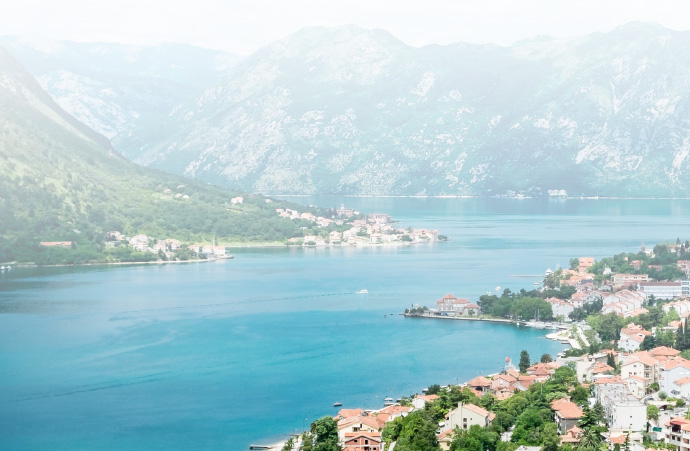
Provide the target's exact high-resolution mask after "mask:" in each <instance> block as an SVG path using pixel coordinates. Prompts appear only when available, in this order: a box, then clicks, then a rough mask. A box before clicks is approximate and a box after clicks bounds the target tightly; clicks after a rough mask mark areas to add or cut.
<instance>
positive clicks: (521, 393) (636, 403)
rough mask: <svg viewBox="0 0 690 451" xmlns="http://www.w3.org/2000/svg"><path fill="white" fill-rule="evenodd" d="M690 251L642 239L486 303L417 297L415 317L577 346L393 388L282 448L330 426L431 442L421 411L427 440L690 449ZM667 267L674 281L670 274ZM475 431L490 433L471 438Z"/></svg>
mask: <svg viewBox="0 0 690 451" xmlns="http://www.w3.org/2000/svg"><path fill="white" fill-rule="evenodd" d="M688 257H690V242H687V241H686V242H685V244H683V243H681V242H680V240H677V242H676V244H673V243H668V244H663V245H657V246H655V247H654V250H651V249H650V250H647V249H646V248H645V246H644V245H643V246H642V247H641V249H640V251H639V252H637V253H631V254H625V253H624V254H619V255H617V256H614V257H611V258H605V259H602V260H601V261H599V262H597V261H595V259H594V258H591V257H583V258H579V259H573V260H571V267H570V269H558V270H556V271H551V270H547V272H546V276H545V278H544V281H543V283H542V284H540V285H541V286H540V287H538V288H536V289H535V290H533V291H529V292H528V291H525V290H521V291H520V292H519V293H511V292H510V290H505V291H504V292H503V293H502V294H501V295H500V297H499V296H498V295H491V294H488V293H487V295H482V296H481V297H480V299H479V302H478V303H472V302H470V301H469V300H467V299H462V298H456V297H455V296H453V295H450V294H448V295H445V296H443V297H442V298H441V299H439V300H438V301H436V303H435V306H434V307H433V308H428V307H424V306H420V305H413V306H411V307H410V308H408V309H407V310H406V312H405V315H406V316H408V317H420V318H434V319H465V320H483V321H504V322H513V323H516V324H518V325H522V326H531V327H539V328H543V329H554V330H556V331H557V332H554V333H551V334H549V335H548V338H550V339H553V340H559V341H561V342H563V343H564V344H568V345H570V348H569V349H567V350H566V351H563V352H561V353H559V354H558V355H557V356H555V357H552V356H550V355H549V354H544V355H542V356H541V359H540V360H537V361H533V360H531V359H530V358H529V354H528V352H527V351H526V350H525V351H522V354H521V356H520V365H519V368H516V367H515V366H514V365H513V363H512V360H511V359H510V358H506V362H505V366H504V367H503V368H502V369H501V371H499V372H498V373H495V374H489V375H486V376H477V377H475V378H474V379H472V380H470V381H467V382H465V383H463V384H448V385H444V386H439V385H432V386H430V387H429V388H428V389H424V390H422V392H421V393H417V394H414V395H412V396H411V397H409V398H408V397H403V398H400V399H398V400H393V399H391V398H386V399H385V400H384V407H383V408H380V409H362V408H355V409H352V408H344V409H341V410H340V411H339V412H338V414H337V415H335V416H334V417H324V418H322V419H321V420H318V421H321V422H324V423H323V424H319V426H318V427H316V428H315V427H314V425H312V430H311V434H310V433H309V432H308V431H307V432H306V433H304V434H302V435H299V434H296V435H294V437H291V438H290V439H289V440H288V442H284V443H281V444H280V445H276V449H278V448H281V447H282V449H283V450H284V451H287V450H311V449H314V448H313V447H312V446H313V444H314V443H318V442H319V440H320V438H319V436H318V431H319V430H323V428H324V427H325V426H324V425H330V426H328V427H330V428H331V429H332V432H331V435H333V438H332V440H334V441H336V438H335V434H336V433H337V447H338V449H342V450H344V451H363V450H367V451H392V450H394V449H399V450H400V451H404V450H408V449H421V448H410V447H409V443H410V442H409V441H410V440H412V439H411V438H410V437H408V436H406V435H405V434H406V432H405V431H406V424H407V423H408V422H410V421H414V422H415V423H414V424H417V426H416V427H417V428H418V429H416V430H417V432H416V434H418V435H419V434H421V432H420V431H421V430H423V428H424V426H420V425H423V424H427V426H428V428H431V429H433V434H431V433H429V434H427V435H428V437H427V438H426V439H425V440H428V445H427V448H428V449H440V450H444V451H448V450H465V449H467V450H469V451H482V450H483V451H488V450H498V451H514V450H516V449H517V450H521V451H538V450H543V451H572V450H575V451H584V450H592V449H609V450H611V451H614V450H615V451H620V450H633V451H643V450H652V449H677V450H678V451H690V411H689V410H688V406H687V403H688V402H690V324H688V317H690V258H688ZM665 276H668V277H669V278H671V279H673V280H659V279H662V278H664V277H665ZM554 294H558V295H559V296H560V297H558V296H555V295H554ZM501 303H504V304H506V305H508V306H509V308H507V309H506V307H505V305H502V304H501ZM521 303H522V304H521ZM526 306H527V307H532V310H530V309H529V308H525V307H526ZM511 308H514V310H511ZM534 308H536V309H537V310H538V311H541V315H534V313H535V312H534ZM501 309H502V310H501ZM520 309H522V310H520ZM497 311H501V312H503V313H504V314H503V315H496V312H497ZM537 316H539V317H540V318H541V320H537ZM515 397H517V398H520V399H522V400H521V401H519V402H517V401H515V402H513V401H511V399H512V398H515ZM516 403H517V404H516ZM338 405H340V403H338ZM535 406H540V407H539V408H540V410H538V411H536V410H534V411H532V410H531V409H537V407H535ZM545 409H547V410H545ZM536 412H538V415H537V416H538V417H540V418H536V417H534V416H533V415H535V414H537V413H536ZM547 412H548V415H547V414H546V413H547ZM526 416H527V417H529V419H528V418H527V417H526ZM413 418H414V419H413ZM530 428H532V429H530ZM535 431H536V432H535ZM539 431H541V432H539ZM491 434H494V435H491ZM418 438H419V437H418ZM472 439H476V440H478V441H481V442H482V443H484V444H483V445H482V446H481V448H476V447H475V446H477V445H476V444H475V445H472V446H470V445H471V444H472V443H474V442H472V441H471V440H472ZM312 442H313V443H312ZM477 443H479V442H477ZM593 444H594V446H593ZM396 446H397V448H396ZM329 449H330V448H329Z"/></svg>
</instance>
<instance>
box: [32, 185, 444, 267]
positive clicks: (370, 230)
mask: <svg viewBox="0 0 690 451" xmlns="http://www.w3.org/2000/svg"><path fill="white" fill-rule="evenodd" d="M269 200H270V199H266V201H269ZM243 201H244V198H243V197H234V198H232V199H231V204H232V205H233V206H235V207H236V208H241V205H242V203H243ZM328 211H329V212H330V213H331V217H330V218H327V217H325V216H317V215H315V214H313V213H310V212H300V211H298V210H294V209H289V208H286V209H283V208H276V214H277V215H278V216H279V217H281V218H287V219H290V220H293V221H296V222H297V223H298V224H300V230H301V231H302V234H303V235H302V236H299V237H292V238H289V239H287V240H286V241H285V242H284V243H282V244H281V243H273V244H272V245H273V246H280V245H287V246H302V247H305V248H306V247H321V246H338V247H368V246H384V245H410V244H422V243H432V242H436V241H445V240H447V239H448V238H447V237H446V236H444V235H439V232H438V230H430V229H420V228H411V227H410V228H407V229H405V228H396V227H394V225H393V224H394V220H393V218H391V216H389V215H387V214H384V213H374V214H367V215H365V214H362V213H360V212H358V211H355V210H352V209H347V208H345V206H344V205H341V206H340V208H338V209H331V210H328ZM39 244H40V246H42V247H52V248H72V247H74V246H75V245H76V242H74V241H41V242H40V243H39ZM103 244H104V248H105V250H106V251H108V250H110V251H111V254H112V255H108V254H106V255H108V258H107V261H125V262H127V261H130V262H135V261H143V262H153V261H157V262H161V263H163V262H174V261H190V260H197V261H198V260H204V261H209V260H216V259H224V258H233V256H232V255H231V254H230V253H229V252H230V250H231V248H232V247H237V245H236V244H233V243H226V245H220V244H216V240H215V238H214V239H213V240H212V242H211V243H184V242H182V241H181V240H178V239H174V238H160V237H153V236H148V235H146V234H143V233H139V234H136V235H133V236H131V237H130V236H126V235H125V234H123V233H122V232H121V231H118V230H112V231H109V232H106V233H105V239H104V242H103ZM243 244H247V243H240V245H243ZM116 250H121V251H125V250H126V251H128V253H124V252H119V253H118V252H115V251H116Z"/></svg>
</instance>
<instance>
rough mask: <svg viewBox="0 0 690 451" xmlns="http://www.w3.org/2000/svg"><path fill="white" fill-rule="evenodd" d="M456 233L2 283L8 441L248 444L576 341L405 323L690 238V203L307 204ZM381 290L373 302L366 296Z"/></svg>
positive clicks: (93, 445)
mask: <svg viewBox="0 0 690 451" xmlns="http://www.w3.org/2000/svg"><path fill="white" fill-rule="evenodd" d="M297 200H298V201H300V202H302V203H314V204H317V205H321V206H325V207H329V206H335V205H339V204H340V203H341V202H343V201H344V202H345V204H346V205H348V206H352V207H354V208H357V209H361V210H363V211H369V212H374V211H382V212H386V213H390V214H392V215H393V216H394V217H395V218H396V219H399V220H400V221H401V225H402V226H405V227H407V226H413V227H421V226H425V227H432V228H436V229H438V230H440V231H441V233H445V234H447V235H449V236H450V237H451V238H452V241H450V242H447V243H437V244H433V245H428V246H427V245H424V246H408V247H392V248H370V249H307V250H302V249H289V250H288V249H245V250H237V251H235V252H234V254H235V256H236V258H235V259H234V260H230V261H223V262H213V263H205V264H184V265H162V266H128V267H124V266H120V267H110V268H106V267H82V268H46V269H15V270H13V271H12V272H10V273H3V274H2V275H1V276H0V430H1V431H3V432H2V439H1V442H2V446H1V448H2V449H13V450H14V449H16V450H25V449H70V450H71V449H84V450H92V449H142V450H144V449H146V450H148V449H230V450H234V449H237V450H241V449H247V447H248V445H249V444H250V443H256V442H261V443H263V442H270V441H271V440H277V439H280V438H282V437H284V436H285V434H288V433H291V432H293V430H298V431H299V430H301V429H302V428H303V427H305V426H307V425H308V424H309V422H310V421H313V420H314V419H315V418H318V417H319V416H322V415H325V414H332V413H334V411H335V409H333V408H332V407H331V405H332V403H333V402H335V401H341V402H343V403H344V405H345V407H355V406H363V407H379V406H380V405H381V403H382V398H383V397H386V396H393V397H398V396H402V395H406V394H410V393H413V392H418V391H420V390H421V388H423V387H425V386H427V385H429V384H432V383H441V384H445V383H455V382H457V381H464V380H467V379H470V378H472V377H474V376H476V375H477V374H478V373H487V372H493V371H496V370H498V369H499V368H500V367H501V365H502V364H503V361H504V358H505V357H506V356H511V357H512V358H513V359H515V360H517V358H518V355H519V352H520V350H521V349H527V350H528V351H529V352H530V354H531V355H532V357H533V359H536V358H538V357H539V356H540V355H541V354H542V353H544V352H549V353H552V354H555V353H556V352H558V351H559V350H560V349H561V345H559V344H558V343H555V342H551V341H548V340H546V339H545V338H544V337H543V334H544V332H543V331H537V330H531V329H524V328H517V327H515V326H512V325H503V324H492V323H476V322H459V321H431V320H414V319H405V318H402V317H400V316H399V315H397V313H399V312H400V311H401V310H403V309H404V308H405V306H407V305H409V304H410V303H422V304H424V303H427V304H431V303H433V302H434V301H435V300H436V299H438V298H440V297H441V296H442V295H444V294H445V293H449V292H450V293H453V294H455V295H457V296H464V297H468V298H469V299H471V300H476V299H477V298H478V296H479V295H481V294H483V293H485V292H486V291H493V290H494V289H495V287H496V286H501V287H502V288H506V287H510V288H513V289H519V288H527V289H530V288H532V286H533V282H534V281H535V280H537V278H515V277H511V275H514V274H543V272H544V270H545V269H546V268H547V267H551V268H553V267H555V265H556V264H558V263H560V264H562V265H566V264H567V262H568V259H569V258H571V257H574V256H585V255H588V256H594V257H598V258H599V257H602V256H608V255H611V254H614V253H618V252H621V251H633V250H635V249H637V248H639V246H640V243H641V242H643V241H644V242H645V243H646V245H647V246H653V245H654V244H656V243H658V242H660V241H662V240H669V239H675V238H676V237H677V236H678V237H681V239H686V238H690V233H688V231H689V230H688V227H687V225H688V221H689V219H690V202H688V201H675V200H674V201H669V200H662V201H648V200H599V201H593V200H590V201H586V200H565V201H549V200H531V199H526V200H520V201H518V200H509V199H402V198H395V199H390V198H389V199H376V198H364V199H359V198H345V199H340V198H299V199H297ZM362 288H366V289H368V291H369V294H367V295H358V294H355V293H356V291H358V290H360V289H362Z"/></svg>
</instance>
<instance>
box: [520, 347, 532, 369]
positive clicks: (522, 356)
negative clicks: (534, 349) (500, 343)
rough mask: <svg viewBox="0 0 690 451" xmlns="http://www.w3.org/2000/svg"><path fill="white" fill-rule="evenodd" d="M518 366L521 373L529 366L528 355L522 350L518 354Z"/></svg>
mask: <svg viewBox="0 0 690 451" xmlns="http://www.w3.org/2000/svg"><path fill="white" fill-rule="evenodd" d="M518 366H519V368H520V372H521V373H524V372H525V371H527V368H529V367H530V366H531V364H530V363H529V353H528V352H527V351H526V350H524V349H523V350H522V352H520V364H519V365H518Z"/></svg>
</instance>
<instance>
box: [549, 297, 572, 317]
mask: <svg viewBox="0 0 690 451" xmlns="http://www.w3.org/2000/svg"><path fill="white" fill-rule="evenodd" d="M544 300H545V301H546V302H548V303H549V304H551V313H552V314H553V317H554V318H557V317H559V316H562V317H563V318H565V319H566V320H569V317H568V315H570V314H571V313H573V310H575V306H574V305H573V304H571V303H570V302H568V301H564V300H562V299H558V298H546V299H544Z"/></svg>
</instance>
